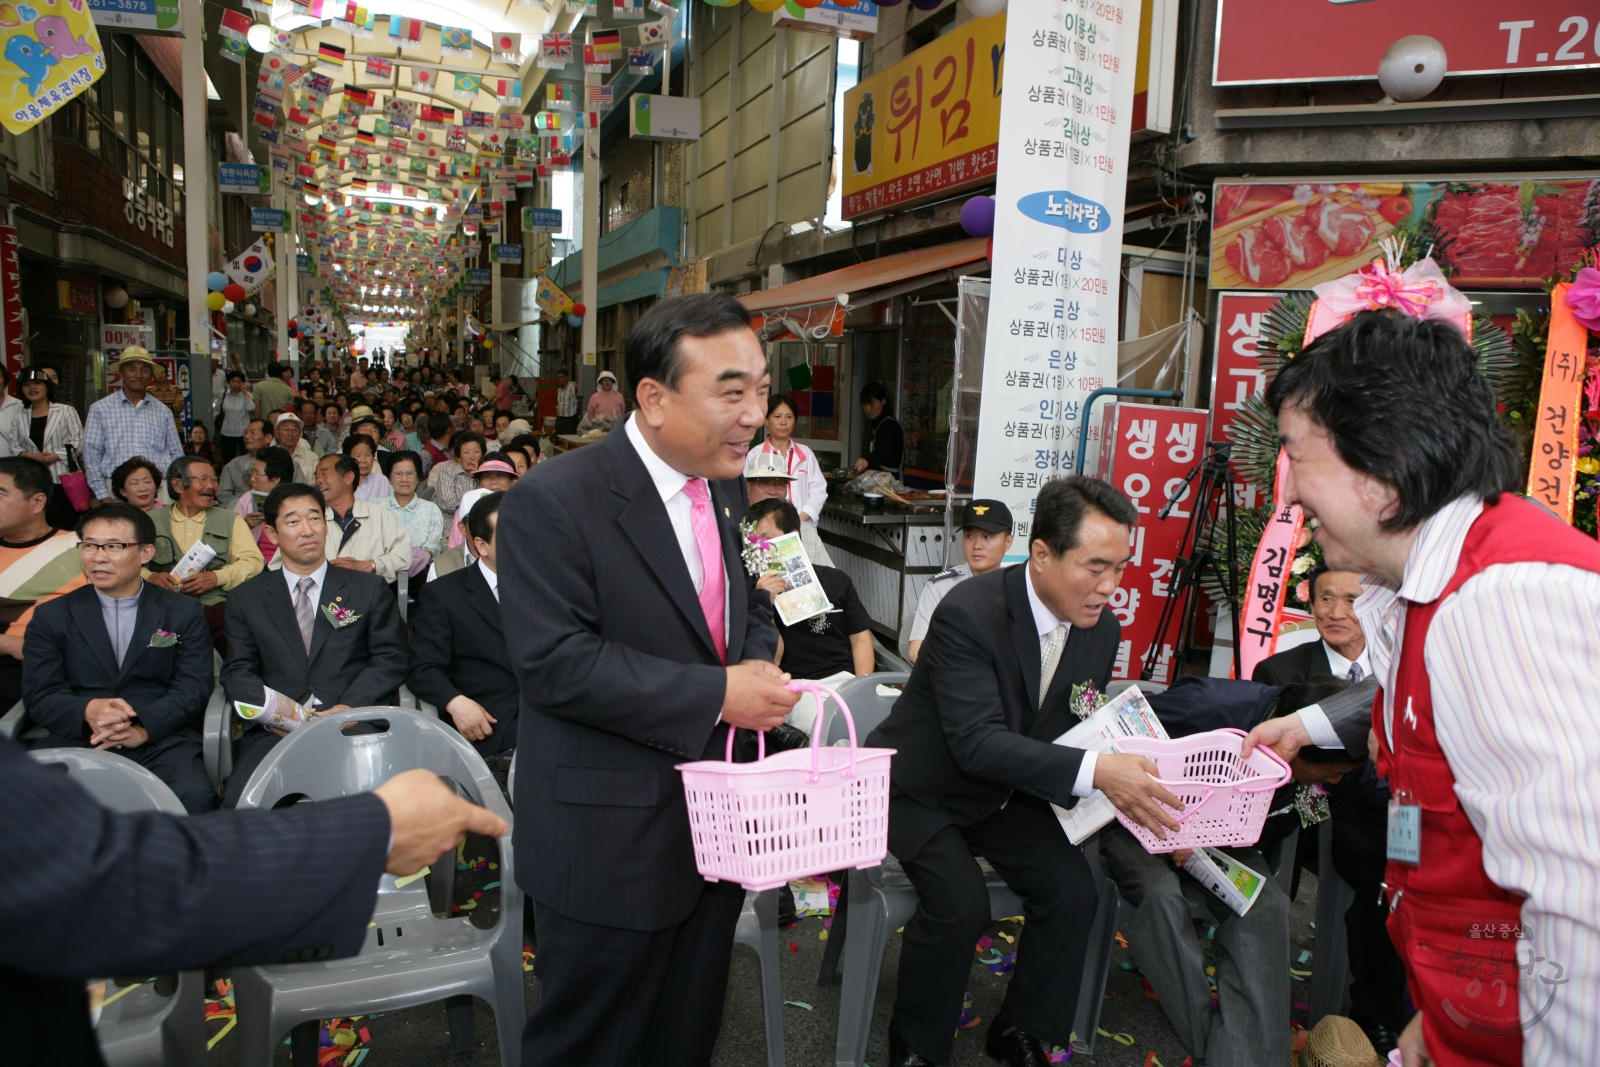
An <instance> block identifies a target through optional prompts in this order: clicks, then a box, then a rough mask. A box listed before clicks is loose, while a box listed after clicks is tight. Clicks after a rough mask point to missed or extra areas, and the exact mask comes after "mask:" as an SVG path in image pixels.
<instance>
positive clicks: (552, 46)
mask: <svg viewBox="0 0 1600 1067" xmlns="http://www.w3.org/2000/svg"><path fill="white" fill-rule="evenodd" d="M539 55H540V56H542V57H543V58H545V59H555V60H560V61H561V62H563V63H566V62H568V61H569V60H571V59H572V34H570V33H542V34H540V35H539Z"/></svg>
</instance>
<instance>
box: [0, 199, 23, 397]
mask: <svg viewBox="0 0 1600 1067" xmlns="http://www.w3.org/2000/svg"><path fill="white" fill-rule="evenodd" d="M17 248H18V243H17V228H16V227H15V226H0V345H3V346H4V350H5V361H6V370H8V371H10V372H11V378H12V380H13V381H15V380H16V377H17V372H18V371H20V370H22V352H23V348H22V341H23V337H22V268H21V266H20V265H19V264H18V263H17Z"/></svg>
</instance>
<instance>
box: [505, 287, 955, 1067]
mask: <svg viewBox="0 0 1600 1067" xmlns="http://www.w3.org/2000/svg"><path fill="white" fill-rule="evenodd" d="M626 351H627V354H628V357H627V358H628V380H629V381H630V382H632V383H633V388H634V393H635V398H636V400H637V402H638V407H637V408H636V409H635V410H634V412H633V413H632V414H631V415H630V416H629V417H628V420H627V421H626V422H625V423H624V424H623V425H622V426H619V427H618V428H617V429H616V430H614V431H613V432H612V433H611V434H610V435H609V436H607V437H606V438H605V439H604V440H602V441H601V442H600V443H598V444H595V445H591V446H589V447H588V448H580V449H578V450H576V451H574V452H570V453H568V454H566V455H563V456H558V457H556V459H555V460H554V461H552V462H549V463H541V464H539V465H538V466H536V467H534V468H533V469H532V470H530V471H529V472H528V474H527V475H526V476H525V477H523V478H522V479H521V480H519V481H518V482H517V484H516V485H515V486H513V487H512V489H511V490H510V492H508V493H507V494H506V499H505V503H504V504H503V505H501V508H500V513H501V514H502V515H504V516H505V521H504V522H502V523H500V525H501V526H504V527H505V529H503V530H500V531H499V534H498V539H499V541H500V550H499V552H498V553H497V558H498V560H499V563H500V580H501V582H502V583H503V585H504V588H503V589H501V591H500V592H501V597H500V607H501V612H502V614H503V616H504V619H505V633H506V645H507V647H508V649H509V651H510V653H511V660H512V663H513V664H514V665H515V668H516V672H517V677H518V679H519V680H520V682H521V690H522V710H521V712H520V714H519V716H518V719H519V722H518V725H517V734H518V740H517V751H518V752H519V753H520V754H521V761H520V764H519V766H518V769H517V789H516V810H517V819H516V829H515V833H516V850H517V879H518V881H520V882H521V883H522V887H523V889H525V890H526V891H527V893H528V896H529V897H530V898H532V900H533V910H534V918H535V920H536V922H537V923H538V928H539V957H538V960H537V962H536V963H535V971H536V973H537V974H538V976H539V983H540V987H541V994H540V999H539V1010H538V1011H537V1012H535V1013H534V1014H533V1015H532V1016H531V1017H530V1018H529V1019H528V1025H527V1028H526V1029H525V1030H524V1031H523V1046H522V1067H554V1065H558V1064H559V1065H562V1067H566V1065H569V1064H583V1065H585V1067H607V1065H617V1067H623V1065H627V1067H632V1065H634V1064H638V1063H646V1064H652V1065H654V1064H673V1065H681V1067H691V1065H695V1064H704V1063H707V1062H709V1061H710V1059H711V1050H712V1046H713V1045H714V1044H715V1042H716V1038H717V1031H718V1029H719V1027H720V1026H721V1021H722V1004H723V999H724V996H725V994H726V989H727V984H728V960H729V956H730V955H731V952H732V947H733V929H734V926H735V925H736V924H737V922H738V919H739V907H740V905H741V904H742V903H743V901H744V890H742V889H740V888H739V886H737V885H735V884H733V883H730V882H717V883H709V882H706V881H705V880H704V879H702V878H701V877H700V875H699V874H698V872H697V871H696V869H695V862H694V847H693V842H692V840H691V838H690V835H689V815H688V809H687V806H686V805H685V803H684V796H683V780H682V778H681V777H680V775H679V774H678V772H677V770H676V769H675V768H676V766H677V764H680V763H684V762H687V761H689V760H698V759H719V760H720V759H722V758H723V745H724V741H725V739H726V737H727V731H728V728H729V727H741V728H745V729H768V728H771V727H773V726H776V725H778V724H779V723H780V722H782V721H783V718H784V716H785V715H787V714H788V712H789V710H790V708H792V707H793V706H794V703H795V700H796V699H797V697H796V695H795V694H794V693H791V692H789V691H788V690H787V689H784V688H783V682H785V681H787V680H788V675H786V674H783V673H781V672H780V671H779V670H778V668H777V667H775V666H774V665H773V663H772V654H773V651H774V650H775V648H776V647H777V631H776V630H775V629H774V628H773V625H772V620H771V617H770V615H769V614H768V610H767V607H766V605H765V597H764V596H763V597H756V596H754V595H752V590H753V586H752V584H751V582H750V578H749V576H748V575H746V574H745V570H744V565H743V563H742V562H741V559H740V554H739V543H738V539H737V534H738V522H739V519H741V518H742V517H743V516H744V513H745V500H744V490H743V487H742V486H741V485H740V482H739V476H740V475H741V474H743V473H744V458H745V453H746V452H748V451H749V447H750V439H751V437H752V436H754V434H755V431H756V428H757V427H758V426H760V425H761V423H762V421H763V420H764V419H765V418H766V414H767V385H768V376H767V360H766V356H765V355H764V354H763V352H762V350H761V343H760V342H759V341H758V340H756V335H755V334H754V333H752V332H751V330H750V323H749V313H748V312H747V311H745V309H744V306H743V305H742V304H740V303H739V302H738V301H737V300H735V299H733V298H732V297H730V296H726V295H723V294H720V293H702V294H696V295H693V296H680V297H673V298H671V299H668V300H663V301H662V302H661V303H659V304H657V305H656V306H655V307H653V308H651V309H650V310H649V311H647V312H645V314H644V315H643V316H641V317H640V319H639V322H638V324H637V325H636V326H634V328H633V332H632V333H630V334H629V336H628V344H627V348H626ZM967 947H968V949H969V950H970V949H971V947H972V946H971V945H970V944H969V945H968V946H967Z"/></svg>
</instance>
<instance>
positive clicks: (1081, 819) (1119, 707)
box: [1050, 685, 1167, 845]
mask: <svg viewBox="0 0 1600 1067" xmlns="http://www.w3.org/2000/svg"><path fill="white" fill-rule="evenodd" d="M1124 737H1159V738H1161V739H1162V740H1163V741H1165V740H1167V731H1166V730H1165V729H1164V728H1163V727H1162V725H1161V720H1160V719H1158V718H1156V713H1155V710H1154V709H1153V708H1151V707H1150V702H1149V701H1148V700H1146V699H1145V698H1144V694H1143V693H1141V692H1139V687H1138V686H1136V685H1130V686H1129V687H1128V688H1126V689H1124V690H1123V691H1122V692H1120V693H1118V694H1117V695H1116V696H1115V697H1113V698H1112V699H1111V700H1110V701H1108V702H1107V703H1105V704H1104V705H1102V706H1101V707H1100V710H1099V711H1096V712H1095V713H1094V714H1093V715H1091V716H1089V717H1088V718H1087V719H1085V720H1083V721H1082V722H1080V723H1079V724H1078V725H1076V726H1074V727H1073V728H1072V729H1070V730H1068V731H1067V732H1066V733H1064V734H1062V735H1061V736H1060V737H1058V738H1056V739H1055V742H1054V743H1055V744H1058V745H1066V746H1067V747H1069V748H1082V749H1088V750H1092V751H1095V752H1103V753H1109V752H1113V751H1115V749H1114V748H1113V747H1112V745H1113V744H1114V743H1115V742H1116V741H1118V740H1120V739H1121V738H1124ZM1050 806H1051V807H1052V808H1055V809H1056V818H1058V819H1060V820H1061V828H1062V829H1063V830H1065V831H1066V832H1067V840H1069V841H1071V842H1072V843H1073V844H1074V845H1081V844H1083V843H1084V841H1086V840H1087V839H1088V837H1089V835H1090V834H1092V833H1094V832H1095V831H1096V830H1099V829H1100V827H1102V826H1104V825H1105V824H1106V823H1108V822H1110V821H1111V820H1112V818H1113V817H1114V816H1115V815H1116V810H1117V809H1116V807H1115V806H1114V805H1113V804H1112V803H1111V801H1110V800H1108V799H1107V798H1106V795H1105V794H1104V793H1102V792H1100V790H1098V789H1096V790H1095V791H1094V792H1093V793H1091V794H1089V795H1088V796H1086V797H1084V798H1083V799H1081V800H1079V801H1078V803H1077V804H1076V805H1074V806H1073V807H1071V808H1063V807H1061V806H1060V805H1059V804H1052V805H1050Z"/></svg>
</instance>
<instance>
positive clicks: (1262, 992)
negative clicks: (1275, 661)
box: [1099, 675, 1375, 1067]
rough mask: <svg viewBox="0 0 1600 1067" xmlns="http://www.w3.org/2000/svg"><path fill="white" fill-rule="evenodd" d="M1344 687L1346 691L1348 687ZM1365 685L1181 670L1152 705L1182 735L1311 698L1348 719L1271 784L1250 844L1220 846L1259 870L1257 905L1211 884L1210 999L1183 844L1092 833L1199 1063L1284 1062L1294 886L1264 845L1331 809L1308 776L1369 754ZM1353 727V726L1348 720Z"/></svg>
mask: <svg viewBox="0 0 1600 1067" xmlns="http://www.w3.org/2000/svg"><path fill="white" fill-rule="evenodd" d="M1346 690H1348V692H1346ZM1374 690H1375V686H1374V685H1373V684H1372V683H1368V684H1365V685H1362V686H1360V687H1357V688H1354V689H1352V688H1351V685H1350V683H1349V682H1348V681H1346V680H1344V679H1342V678H1331V677H1322V678H1318V679H1315V680H1313V681H1310V682H1305V683H1302V684H1300V685H1291V686H1283V687H1280V686H1268V685H1260V684H1258V683H1255V682H1241V681H1233V680H1230V679H1226V678H1202V677H1198V676H1195V675H1185V676H1184V677H1181V678H1179V679H1178V680H1177V682H1175V683H1174V684H1173V686H1172V688H1170V689H1168V690H1167V691H1166V692H1164V693H1156V694H1153V695H1152V696H1151V697H1150V698H1149V699H1150V706H1151V708H1152V709H1153V710H1154V711H1155V713H1156V716H1157V717H1158V718H1159V719H1160V720H1161V724H1162V726H1163V727H1165V728H1166V731H1167V733H1168V734H1169V735H1170V736H1172V737H1175V738H1176V737H1187V736H1189V735H1190V734H1195V733H1203V732H1205V731H1208V730H1216V729H1224V728H1230V729H1235V730H1243V731H1245V732H1249V731H1250V730H1251V729H1253V728H1254V727H1255V726H1256V725H1257V724H1259V723H1260V722H1262V721H1263V720H1265V719H1268V718H1271V717H1274V716H1283V715H1288V714H1291V713H1294V712H1299V711H1304V710H1306V709H1308V708H1309V707H1310V706H1312V705H1318V706H1319V707H1321V708H1322V709H1323V712H1324V714H1325V715H1326V716H1327V717H1328V718H1330V719H1333V718H1339V719H1340V720H1341V721H1342V722H1345V723H1346V724H1348V725H1347V729H1346V734H1348V736H1349V740H1350V744H1351V745H1352V746H1353V747H1352V748H1350V749H1347V748H1345V747H1343V745H1342V743H1341V747H1339V748H1336V749H1321V748H1315V747H1307V748H1304V749H1301V750H1300V752H1299V753H1298V754H1297V755H1295V756H1294V757H1292V758H1291V759H1290V760H1289V766H1290V768H1291V769H1292V770H1293V771H1294V778H1293V780H1292V781H1290V782H1289V783H1288V784H1286V785H1284V786H1282V787H1280V788H1279V789H1278V791H1277V792H1276V793H1275V794H1274V796H1273V798H1272V801H1271V807H1270V808H1269V809H1268V811H1269V812H1270V813H1272V814H1271V816H1270V817H1269V818H1268V820H1267V823H1266V826H1265V827H1264V829H1263V831H1262V834H1261V838H1260V840H1259V841H1258V842H1257V843H1256V844H1255V845H1254V846H1250V847H1244V848H1226V849H1222V850H1221V851H1223V852H1225V853H1226V854H1228V855H1229V856H1231V857H1233V858H1234V859H1236V860H1238V861H1239V862H1240V863H1242V864H1243V865H1244V866H1246V867H1248V868H1249V869H1250V870H1252V871H1255V872H1256V873H1257V874H1260V875H1262V876H1263V877H1264V878H1265V882H1264V883H1263V885H1262V887H1261V891H1260V895H1259V896H1257V897H1256V901H1255V903H1254V904H1253V905H1252V906H1251V908H1250V910H1249V911H1248V912H1247V913H1245V914H1244V915H1242V916H1241V915H1235V914H1234V913H1233V911H1232V910H1231V909H1229V908H1228V906H1227V905H1225V904H1224V903H1223V902H1222V901H1221V900H1219V899H1218V898H1216V897H1214V896H1211V895H1210V894H1209V893H1208V894H1206V903H1207V904H1208V905H1209V906H1210V910H1211V914H1212V917H1213V918H1214V919H1215V920H1216V921H1217V925H1216V934H1215V937H1214V939H1213V942H1212V943H1213V946H1214V947H1215V949H1216V953H1217V961H1216V984H1217V1000H1216V1002H1215V1003H1213V1001H1212V994H1211V986H1210V984H1209V983H1208V982H1207V981H1206V959H1205V956H1204V955H1202V953H1201V950H1200V943H1199V941H1198V939H1197V938H1196V937H1195V930H1194V924H1193V923H1192V922H1191V920H1190V917H1189V902H1188V900H1187V899H1186V898H1185V896H1184V892H1183V882H1184V881H1185V880H1186V879H1187V878H1188V877H1189V876H1188V875H1187V874H1184V873H1180V870H1179V869H1180V868H1181V867H1182V865H1183V863H1184V862H1186V861H1187V860H1188V858H1189V856H1190V853H1189V852H1188V851H1187V850H1180V851H1178V852H1173V853H1169V854H1166V855H1152V854H1151V853H1149V852H1147V851H1145V848H1144V846H1143V845H1142V844H1140V842H1139V840H1138V839H1137V838H1135V837H1134V836H1133V835H1132V834H1131V833H1129V832H1128V831H1127V830H1126V829H1125V828H1124V827H1123V826H1122V824H1121V823H1117V822H1113V823H1111V824H1109V825H1107V826H1106V827H1105V828H1104V829H1102V830H1101V831H1100V833H1099V842H1100V859H1101V862H1102V863H1103V864H1104V866H1105V869H1106V873H1107V874H1109V875H1111V877H1112V878H1113V879H1114V880H1115V881H1116V883H1117V888H1118V890H1119V891H1120V892H1121V893H1122V895H1123V897H1125V898H1126V899H1127V900H1128V902H1129V903H1130V904H1132V905H1134V907H1136V908H1137V909H1138V911H1137V912H1135V914H1134V917H1133V920H1132V922H1131V923H1130V925H1129V926H1128V939H1129V941H1130V942H1131V943H1132V945H1133V954H1134V960H1135V961H1136V962H1137V963H1138V964H1139V969H1140V970H1141V971H1142V972H1143V974H1144V976H1145V978H1146V979H1147V980H1149V982H1150V987H1151V989H1153V990H1155V993H1156V996H1157V997H1159V998H1160V1001H1161V1006H1162V1008H1163V1009H1164V1010H1165V1011H1166V1013H1167V1018H1168V1019H1169V1020H1171V1022H1172V1027H1173V1031H1174V1032H1175V1033H1176V1034H1177V1035H1178V1040H1180V1041H1182V1042H1183V1044H1184V1046H1185V1047H1187V1048H1188V1049H1189V1050H1190V1052H1192V1053H1193V1054H1194V1057H1195V1060H1196V1061H1197V1062H1200V1063H1211V1064H1230V1065H1233V1064H1237V1065H1241V1067H1242V1065H1247V1064H1281V1063H1287V1062H1288V1060H1289V1037H1290V1034H1289V1030H1288V1029H1287V1028H1286V1027H1284V1025H1283V1019H1284V1018H1285V1017H1287V1015H1288V1014H1289V999H1290V998H1289V975H1288V974H1287V972H1286V971H1285V969H1284V963H1285V962H1286V961H1287V960H1288V958H1289V896H1288V894H1286V893H1285V892H1284V891H1283V889H1282V888H1281V887H1280V886H1279V884H1278V882H1277V881H1276V880H1274V879H1272V878H1271V877H1270V872H1269V869H1268V866H1267V862H1266V857H1265V853H1266V852H1267V851H1268V850H1269V849H1270V848H1271V847H1272V846H1274V845H1276V844H1277V843H1278V842H1279V841H1281V840H1282V839H1283V838H1285V837H1288V836H1290V835H1292V834H1297V833H1299V832H1300V829H1301V827H1302V826H1303V825H1306V821H1307V820H1314V819H1317V818H1318V817H1319V816H1320V817H1322V818H1325V817H1326V807H1325V805H1319V804H1318V803H1316V797H1317V794H1316V793H1315V792H1314V791H1313V788H1312V787H1314V786H1318V785H1321V786H1325V787H1326V786H1329V785H1334V784H1337V783H1338V782H1339V780H1340V778H1341V777H1342V776H1343V775H1345V774H1348V773H1349V772H1350V771H1351V770H1352V769H1354V768H1355V766H1356V765H1357V764H1360V763H1365V762H1366V759H1367V752H1366V734H1365V722H1366V720H1367V719H1368V718H1370V709H1371V706H1372V695H1373V692H1374ZM1350 726H1353V729H1352V728H1349V727H1350Z"/></svg>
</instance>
